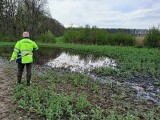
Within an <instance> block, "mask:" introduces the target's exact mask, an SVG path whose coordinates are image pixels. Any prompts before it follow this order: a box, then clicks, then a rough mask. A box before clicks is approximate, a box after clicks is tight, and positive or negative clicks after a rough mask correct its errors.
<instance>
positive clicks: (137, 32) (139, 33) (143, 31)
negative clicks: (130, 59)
mask: <svg viewBox="0 0 160 120" xmlns="http://www.w3.org/2000/svg"><path fill="white" fill-rule="evenodd" d="M106 30H107V32H108V33H117V32H125V33H128V34H132V35H135V36H143V35H146V34H147V33H148V31H149V30H148V29H123V28H118V29H116V28H106Z"/></svg>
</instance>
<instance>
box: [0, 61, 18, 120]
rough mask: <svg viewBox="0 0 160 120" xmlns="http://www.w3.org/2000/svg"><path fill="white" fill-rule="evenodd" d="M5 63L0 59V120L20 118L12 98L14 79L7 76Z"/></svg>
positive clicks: (16, 119)
mask: <svg viewBox="0 0 160 120" xmlns="http://www.w3.org/2000/svg"><path fill="white" fill-rule="evenodd" d="M5 69H6V65H5V64H4V62H3V60H2V59H0V120H20V119H21V116H20V114H18V113H16V110H15V105H14V104H13V100H12V98H11V97H12V90H13V86H14V83H15V81H13V80H12V79H10V78H9V77H7V74H6V72H5Z"/></svg>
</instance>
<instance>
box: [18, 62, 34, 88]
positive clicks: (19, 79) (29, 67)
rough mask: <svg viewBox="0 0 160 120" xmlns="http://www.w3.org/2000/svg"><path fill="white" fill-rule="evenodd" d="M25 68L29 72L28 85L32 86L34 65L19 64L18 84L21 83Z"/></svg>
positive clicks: (27, 76)
mask: <svg viewBox="0 0 160 120" xmlns="http://www.w3.org/2000/svg"><path fill="white" fill-rule="evenodd" d="M25 66H26V71H27V74H26V79H27V85H30V80H31V69H32V63H27V64H22V63H18V74H17V77H18V79H17V83H21V79H22V74H23V70H24V67H25Z"/></svg>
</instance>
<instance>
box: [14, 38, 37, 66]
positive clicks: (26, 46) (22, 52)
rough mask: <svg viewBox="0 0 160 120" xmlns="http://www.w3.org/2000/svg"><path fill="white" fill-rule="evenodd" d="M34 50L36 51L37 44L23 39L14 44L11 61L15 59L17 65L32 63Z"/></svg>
mask: <svg viewBox="0 0 160 120" xmlns="http://www.w3.org/2000/svg"><path fill="white" fill-rule="evenodd" d="M34 49H36V50H38V46H37V44H36V43H35V42H33V41H32V40H30V39H29V38H23V39H22V40H19V41H18V42H17V43H16V45H15V47H14V51H13V53H12V56H11V60H16V59H17V60H16V61H17V63H22V64H25V63H32V62H33V50H34Z"/></svg>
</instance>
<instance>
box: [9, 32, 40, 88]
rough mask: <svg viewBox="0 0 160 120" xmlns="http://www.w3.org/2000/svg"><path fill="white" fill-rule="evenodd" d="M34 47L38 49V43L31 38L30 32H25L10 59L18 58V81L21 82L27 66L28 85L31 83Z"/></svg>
mask: <svg viewBox="0 0 160 120" xmlns="http://www.w3.org/2000/svg"><path fill="white" fill-rule="evenodd" d="M34 49H35V50H38V46H37V44H36V43H35V42H34V41H32V40H31V39H29V33H28V32H23V39H21V40H19V41H18V42H17V43H16V45H15V47H14V51H13V53H12V56H11V59H10V61H13V60H16V62H17V63H18V73H17V83H21V78H22V74H23V69H24V67H25V66H26V71H27V74H26V78H27V85H28V86H29V85H30V80H31V69H32V63H33V50H34Z"/></svg>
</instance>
